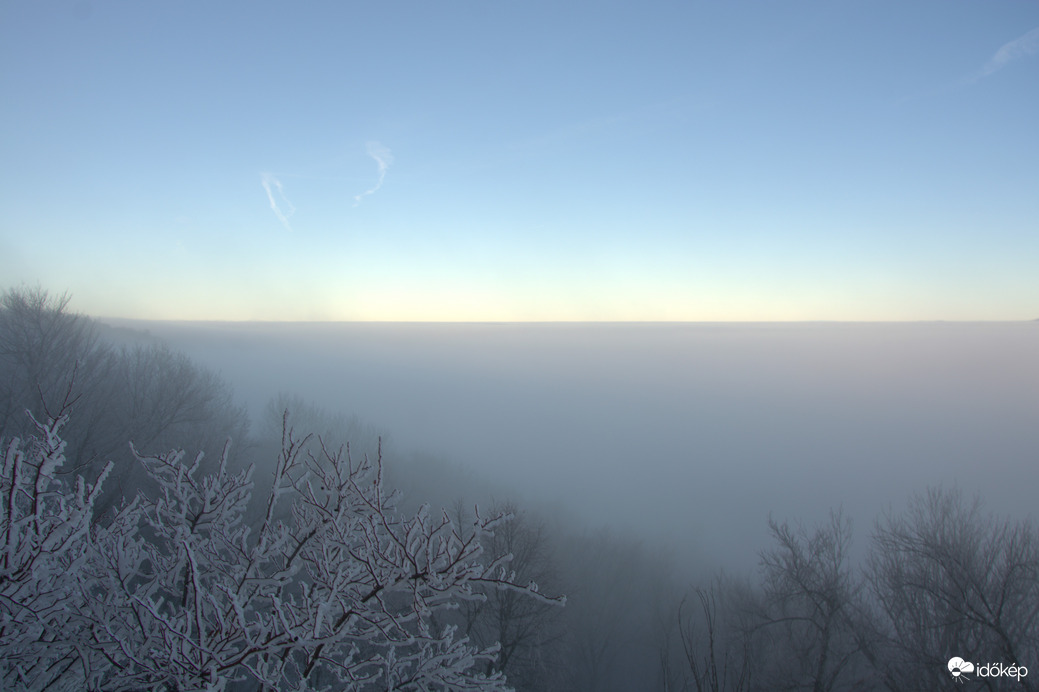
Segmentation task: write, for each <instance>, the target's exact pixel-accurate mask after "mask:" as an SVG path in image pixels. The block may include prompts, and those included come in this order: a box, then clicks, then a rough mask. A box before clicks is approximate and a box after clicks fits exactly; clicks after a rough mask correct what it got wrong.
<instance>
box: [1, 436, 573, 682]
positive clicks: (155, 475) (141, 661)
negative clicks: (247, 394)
mask: <svg viewBox="0 0 1039 692" xmlns="http://www.w3.org/2000/svg"><path fill="white" fill-rule="evenodd" d="M60 424H61V421H59V422H57V423H54V424H52V425H51V427H47V426H41V433H42V434H41V438H40V439H41V442H38V443H37V444H35V446H32V447H30V448H29V449H28V450H27V449H25V446H24V445H23V444H22V443H21V442H19V441H17V440H15V441H12V443H11V444H10V445H9V447H8V451H7V454H6V456H5V461H4V480H3V482H4V485H3V491H4V499H3V503H4V504H3V505H2V508H3V510H4V518H3V521H4V523H3V525H2V528H3V535H2V540H3V542H4V543H3V546H2V548H3V550H4V552H3V556H2V557H3V563H2V569H3V571H2V572H0V595H2V596H3V598H4V600H3V603H2V604H0V617H3V621H2V622H0V625H2V627H3V630H2V636H0V641H2V642H3V644H2V646H3V647H4V650H3V651H2V652H0V653H3V654H4V656H3V657H2V658H3V661H4V662H3V663H0V676H2V677H0V682H7V683H10V684H11V685H14V686H19V687H21V686H25V687H29V688H38V689H43V688H44V687H46V686H47V685H48V684H50V685H52V688H58V689H102V688H103V689H138V688H141V687H150V688H160V689H161V688H166V689H206V690H220V689H225V688H226V686H227V685H228V684H230V683H233V682H240V681H250V682H251V684H252V685H260V686H261V687H265V688H267V689H315V690H321V689H329V690H331V689H343V688H344V687H346V688H348V689H358V690H363V689H369V688H371V689H395V690H408V689H412V690H424V689H431V688H438V687H445V688H450V689H460V690H470V689H472V690H476V689H490V690H494V689H505V680H504V678H503V677H502V676H501V675H500V674H497V673H486V672H485V673H480V672H477V671H487V670H490V669H491V668H490V667H489V666H488V665H487V664H488V663H489V662H491V661H493V660H494V659H495V657H496V656H497V648H496V647H490V648H486V649H478V648H477V647H475V646H473V645H472V644H471V643H470V642H469V640H468V639H466V638H465V637H460V636H458V635H457V633H456V630H455V629H454V627H452V626H450V625H449V624H445V622H446V620H445V619H444V618H438V617H437V614H438V613H440V612H441V611H447V610H451V609H454V608H456V607H457V606H458V604H459V603H460V602H461V601H464V600H473V599H482V598H485V595H484V591H485V590H486V587H488V586H491V587H499V588H506V589H512V590H517V591H520V592H521V593H523V594H525V595H526V596H528V597H530V598H532V599H538V600H540V601H543V602H547V603H555V602H561V599H553V598H549V597H546V596H544V595H542V594H540V593H538V592H537V588H536V586H535V585H533V584H531V585H523V584H519V583H516V581H515V578H514V576H513V575H512V574H511V573H510V572H509V571H508V569H507V563H508V560H509V556H508V555H505V556H491V557H490V559H486V560H485V559H484V556H483V555H482V554H481V553H482V548H481V545H482V543H481V539H482V538H483V537H484V536H487V535H488V534H489V532H490V531H491V530H492V528H493V527H494V526H495V525H496V524H498V523H500V522H501V521H502V520H503V519H504V518H503V517H501V516H496V517H490V518H487V519H483V518H479V519H478V520H477V522H476V525H475V530H467V531H466V533H465V535H463V533H462V531H461V530H460V529H459V528H458V527H457V526H456V525H455V523H453V522H452V521H451V520H450V518H449V517H448V516H447V514H446V513H444V514H441V515H440V516H435V515H433V514H432V513H431V512H430V511H429V510H428V508H426V507H424V508H422V509H421V510H419V511H418V512H417V513H416V514H414V515H413V516H405V515H403V514H402V513H400V512H399V511H398V510H397V507H396V502H397V496H396V494H395V493H392V492H387V491H386V489H385V488H384V486H383V480H382V478H383V476H382V458H381V452H380V454H379V455H378V457H377V458H376V459H375V460H374V461H372V460H369V459H368V458H367V457H365V458H364V459H361V460H355V459H353V458H351V456H350V454H349V451H348V450H329V449H327V448H326V447H325V446H324V445H322V444H319V445H317V446H316V447H315V446H314V445H308V444H306V442H307V440H306V438H304V439H302V440H301V439H297V438H296V437H295V436H294V435H293V433H292V431H291V430H289V429H288V426H287V425H286V426H285V427H286V429H285V433H284V435H283V445H282V452H281V454H280V455H279V458H278V460H277V463H276V466H275V469H274V472H273V476H274V477H273V484H272V487H271V490H270V492H269V495H268V496H267V498H266V502H264V503H263V506H262V509H261V510H260V516H257V517H256V518H255V520H252V519H251V518H250V516H249V507H250V500H251V498H252V494H253V480H252V476H253V471H252V469H251V468H250V469H247V470H244V471H241V472H239V473H232V472H230V471H229V470H228V464H227V459H228V448H227V447H225V449H224V453H223V455H222V458H221V459H220V462H219V464H218V469H217V470H216V471H215V472H214V473H210V474H206V473H204V472H203V468H204V465H203V459H202V456H201V455H198V456H196V457H193V458H192V457H186V456H185V455H184V453H183V452H179V451H172V452H168V453H164V454H158V455H145V454H142V453H140V452H139V451H138V450H136V449H134V450H133V452H134V455H135V457H136V458H137V459H138V461H139V462H140V463H141V464H142V465H143V467H144V468H145V469H146V471H147V472H148V474H149V475H150V477H151V478H152V479H153V481H154V485H155V488H156V490H155V491H154V492H151V493H147V494H144V493H142V494H140V495H139V496H138V497H136V498H135V499H134V500H133V501H132V502H130V503H128V504H124V506H122V507H121V508H120V509H119V510H118V511H116V512H114V513H112V514H111V515H109V517H108V520H107V522H106V523H105V524H104V525H103V526H91V523H90V521H91V514H92V512H91V503H92V502H93V498H94V497H95V496H96V494H97V489H98V487H99V485H100V480H99V481H98V482H95V483H94V484H93V485H92V486H87V485H86V483H85V482H84V481H83V480H82V479H80V480H79V482H78V484H77V486H76V488H75V489H68V488H64V487H63V486H62V485H61V483H60V482H59V481H58V480H56V479H55V477H54V470H55V469H56V468H58V467H59V466H60V464H61V460H62V458H61V449H62V445H63V443H62V442H61V440H60V438H59V437H58V430H59V429H60ZM12 503H13V504H12ZM34 556H35V557H34ZM474 586H478V587H479V588H478V589H476V590H474V588H473V587H474ZM41 587H45V588H41ZM30 594H36V595H32V596H30ZM44 594H46V595H44Z"/></svg>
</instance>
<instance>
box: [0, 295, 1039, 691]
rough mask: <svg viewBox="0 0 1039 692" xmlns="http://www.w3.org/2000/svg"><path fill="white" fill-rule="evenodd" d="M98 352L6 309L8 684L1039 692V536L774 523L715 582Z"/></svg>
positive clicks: (973, 517)
mask: <svg viewBox="0 0 1039 692" xmlns="http://www.w3.org/2000/svg"><path fill="white" fill-rule="evenodd" d="M103 335H104V331H103V330H102V329H101V328H100V325H99V324H98V323H97V322H95V321H94V320H92V319H90V318H88V317H86V316H83V315H79V314H76V313H75V312H74V311H72V310H71V309H70V299H69V297H68V296H57V297H56V296H52V295H50V294H48V293H47V292H45V291H42V290H39V289H15V290H10V291H7V292H6V293H5V294H4V295H3V298H2V302H0V426H2V427H0V439H2V460H3V467H2V477H0V687H2V688H3V689H32V690H43V689H62V690H83V689H90V690H136V689H166V690H192V689H206V690H221V689H223V690H239V689H241V690H257V689H262V690H283V689H284V690H288V689H315V690H320V689H328V690H338V689H357V690H362V689H365V690H366V689H372V690H376V689H401V690H405V689H411V690H441V689H442V690H455V689H503V688H513V689H518V690H588V691H593V690H594V691H599V690H618V691H619V690H697V691H698V692H699V691H702V690H733V691H736V690H748V691H749V690H874V689H875V690H892V691H896V690H921V689H926V690H930V689H948V688H950V687H951V686H952V685H954V684H956V683H960V682H966V683H967V684H968V685H970V687H967V688H965V689H996V690H1001V689H1008V690H1011V689H1013V690H1016V689H1024V690H1030V689H1035V688H1036V683H1035V682H1034V680H1035V679H1036V677H1035V676H1036V675H1039V673H1031V674H1030V671H1029V669H1030V668H1035V669H1036V670H1039V533H1037V530H1036V527H1035V525H1034V524H1032V523H1030V522H1029V521H1026V520H1023V519H1019V518H1016V517H1004V516H1000V515H999V514H994V513H990V512H989V511H988V510H986V509H985V508H984V506H983V504H982V502H981V501H980V500H978V499H976V498H973V497H971V496H970V495H969V494H968V493H965V492H963V491H961V490H958V489H956V488H950V487H934V488H930V489H928V488H920V489H919V490H918V492H917V494H916V495H915V499H913V500H912V501H911V502H910V503H909V504H908V505H907V506H905V507H896V508H894V509H892V510H890V511H889V512H888V513H887V514H886V515H885V516H883V517H882V518H881V519H880V520H879V521H878V522H877V523H876V524H875V525H873V526H866V527H862V526H857V527H853V524H852V520H851V518H850V517H848V516H846V515H845V514H844V513H842V512H841V511H840V510H839V509H835V510H834V511H833V512H832V513H831V516H830V518H829V520H828V521H825V522H823V523H821V524H819V525H803V524H801V523H800V522H799V521H798V519H797V517H789V518H786V517H774V518H773V519H772V520H770V521H769V524H768V529H769V532H770V536H771V544H770V547H769V548H768V549H766V550H764V551H762V552H761V554H760V555H758V556H757V562H758V568H757V569H756V570H755V571H754V572H752V573H748V574H730V573H721V572H718V571H717V570H716V569H715V566H713V565H703V566H702V569H701V573H714V574H716V576H715V577H713V578H711V579H708V580H702V579H698V578H694V576H693V575H691V574H685V573H684V572H683V569H684V567H683V566H681V565H680V564H677V563H676V562H675V561H673V560H672V559H671V557H670V556H671V554H672V553H673V552H674V548H675V546H672V545H668V544H667V543H666V542H665V541H661V540H658V539H657V537H655V536H643V537H631V536H623V535H620V534H618V533H616V532H613V531H610V530H605V529H598V528H596V527H590V526H584V525H582V524H581V523H580V522H579V521H577V520H575V519H573V518H572V517H570V516H568V515H566V514H565V513H561V514H559V515H556V514H547V513H542V512H540V511H538V510H534V509H533V508H531V507H525V506H523V505H522V504H518V503H517V501H516V499H515V498H511V497H503V496H497V497H492V496H491V495H493V494H494V493H493V492H491V491H488V490H487V489H486V488H485V487H484V486H482V485H480V484H479V483H476V482H474V481H473V480H472V479H471V478H469V477H468V476H466V475H465V474H464V473H463V472H461V471H460V470H459V469H457V468H456V467H453V466H450V465H448V464H433V463H431V462H429V461H428V460H426V459H424V458H423V457H421V456H420V455H409V454H406V453H403V452H393V453H390V452H387V451H385V450H384V448H383V439H384V437H385V434H384V433H382V432H380V431H379V430H377V429H375V428H373V427H372V426H370V425H368V424H366V423H365V422H363V421H361V420H359V419H358V418H356V417H355V416H353V415H351V414H350V413H340V412H335V411H328V410H325V409H323V408H320V407H317V406H314V405H311V404H309V403H308V402H307V401H306V400H304V399H302V398H300V397H298V396H294V395H292V394H285V393H282V394H279V393H276V392H272V393H271V403H270V405H269V407H268V410H267V412H266V414H265V416H264V417H263V419H262V420H259V421H256V422H255V424H254V425H253V426H251V427H250V425H249V423H250V422H249V420H248V417H247V415H246V413H245V410H244V408H242V407H241V406H240V405H239V404H237V403H236V402H235V397H234V393H233V392H232V391H231V388H230V386H229V385H227V384H226V383H225V382H224V381H223V380H222V379H221V378H220V377H219V376H218V375H217V374H215V373H213V372H210V371H208V370H206V369H205V368H203V367H200V366H198V365H196V364H195V363H193V362H192V361H191V360H190V359H188V358H187V357H186V356H184V355H181V354H178V353H176V352H174V351H172V350H171V349H170V348H168V347H167V346H165V345H163V344H162V343H159V342H157V341H155V340H150V339H141V340H139V342H138V343H136V344H133V345H126V346H117V345H115V344H114V343H113V342H111V341H110V340H108V339H106V338H104V336H103ZM390 432H391V433H392V431H390ZM431 475H437V476H439V478H438V483H437V484H436V485H437V486H438V488H437V489H436V494H437V495H442V494H443V488H444V487H447V488H449V489H451V490H452V491H453V493H452V496H451V498H450V499H448V500H444V499H443V498H442V497H437V499H436V502H435V504H433V505H429V504H424V503H425V502H426V501H427V500H428V499H429V498H427V497H423V495H424V494H425V493H428V494H430V495H432V494H434V489H433V487H432V486H433V484H432V483H430V482H428V479H429V478H430V476H431ZM397 487H401V488H405V489H406V491H405V493H404V494H403V495H402V494H401V493H400V492H399V491H398V490H397ZM618 511H621V510H620V508H618ZM685 530H686V531H688V532H690V533H695V532H704V531H712V530H720V529H719V528H718V527H711V526H690V527H685ZM853 541H854V542H855V543H853ZM853 545H860V546H862V550H859V551H857V552H856V551H855V550H853ZM862 556H864V557H862ZM564 595H565V597H564ZM956 659H961V660H959V662H957V663H955V665H954V661H955V660H956ZM992 664H998V666H997V667H994V666H993V665H992Z"/></svg>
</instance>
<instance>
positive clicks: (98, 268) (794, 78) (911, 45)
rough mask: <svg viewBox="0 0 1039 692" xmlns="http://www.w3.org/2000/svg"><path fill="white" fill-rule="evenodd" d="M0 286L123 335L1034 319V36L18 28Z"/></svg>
mask: <svg viewBox="0 0 1039 692" xmlns="http://www.w3.org/2000/svg"><path fill="white" fill-rule="evenodd" d="M0 65H2V67H0V90H2V91H3V93H4V94H5V98H4V99H3V102H2V103H0V124H2V126H3V127H2V130H0V131H2V134H0V157H2V158H3V160H4V162H5V164H6V165H5V166H3V167H2V169H0V209H2V214H0V276H3V277H4V282H5V284H7V285H19V284H29V285H35V284H36V283H37V282H39V284H40V285H42V286H45V287H47V288H49V289H51V290H59V291H60V290H63V289H65V288H67V289H69V290H70V291H71V293H72V294H73V295H74V296H75V307H76V309H77V310H80V311H82V312H85V313H87V314H92V315H98V316H105V317H126V318H144V319H181V320H183V319H187V320H197V319H204V320H237V321H243V320H245V321H247V320H267V321H269V320H274V321H311V320H331V321H340V320H344V321H370V320H373V321H434V322H459V321H460V322H469V321H496V322H525V321H534V322H540V321H608V322H615V321H695V322H702V321H706V322H713V321H725V322H729V321H834V320H836V321H917V320H925V321H930V320H956V321H975V320H982V321H1006V320H1032V319H1035V318H1036V317H1037V316H1039V282H1037V281H1036V280H1035V267H1036V266H1039V233H1036V229H1037V228H1039V178H1037V173H1036V166H1035V162H1036V160H1039V128H1036V127H1035V113H1037V112H1039V90H1037V89H1036V88H1035V85H1036V84H1037V83H1039V4H1037V3H1033V2H1029V3H998V4H993V3H976V2H967V1H965V0H953V1H951V2H950V1H948V0H941V1H938V0H929V1H924V2H917V3H912V4H906V3H902V2H896V1H894V0H886V1H883V2H874V3H868V4H860V3H831V2H822V1H821V0H805V1H799V2H788V3H782V4H775V3H765V2H748V3H688V2H662V3H656V4H653V5H652V6H643V5H637V4H632V3H625V2H605V3H602V2H600V3H585V2H575V3H567V4H565V5H560V4H559V3H549V2H540V1H535V2H526V3H519V4H516V3H491V4H488V3H462V4H451V5H444V4H437V3H434V4H428V3H412V2H408V3H404V4H395V5H386V4H378V3H369V4H355V3H351V4H341V3H329V2H319V3H308V4H307V5H305V6H296V5H289V4H283V3H278V2H274V1H273V0H261V1H260V2H256V3H249V4H247V5H246V4H240V3H221V4H219V5H213V4H206V3H198V2H186V3H177V4H154V3H140V4H132V3H121V4H112V3H101V2H91V1H90V0H77V1H72V0H61V1H58V2H53V3H5V4H3V5H2V6H0Z"/></svg>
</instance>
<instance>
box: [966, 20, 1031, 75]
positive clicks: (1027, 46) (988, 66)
mask: <svg viewBox="0 0 1039 692" xmlns="http://www.w3.org/2000/svg"><path fill="white" fill-rule="evenodd" d="M1035 53H1039V27H1036V28H1034V29H1032V30H1031V31H1029V32H1028V33H1027V34H1025V35H1024V36H1021V37H1019V38H1016V39H1014V40H1013V41H1011V42H1009V43H1006V44H1004V45H1003V46H1001V47H1000V49H999V50H997V51H996V52H995V54H994V55H993V56H992V57H991V58H989V61H988V62H987V63H985V66H984V67H982V68H981V69H980V70H978V72H977V73H976V74H974V79H976V80H977V79H982V78H983V77H988V76H989V75H990V74H992V73H993V72H997V71H999V70H1002V69H1003V68H1004V67H1006V66H1007V65H1009V64H1010V63H1012V62H1014V61H1015V60H1020V59H1021V58H1027V57H1028V56H1029V55H1034V54H1035Z"/></svg>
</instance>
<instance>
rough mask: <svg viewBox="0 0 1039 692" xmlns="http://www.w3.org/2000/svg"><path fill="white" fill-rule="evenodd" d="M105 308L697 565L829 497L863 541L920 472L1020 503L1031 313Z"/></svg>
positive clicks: (1035, 344) (1029, 428)
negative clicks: (827, 317) (429, 313)
mask: <svg viewBox="0 0 1039 692" xmlns="http://www.w3.org/2000/svg"><path fill="white" fill-rule="evenodd" d="M106 322H107V323H109V324H111V325H113V326H118V327H129V328H133V329H140V330H147V331H148V332H149V333H150V334H152V335H154V336H157V337H160V338H162V339H164V340H166V341H168V342H169V343H170V345H171V346H173V347H174V348H176V349H179V350H182V351H184V352H186V353H187V354H189V355H190V356H192V357H193V358H194V359H196V360H197V361H198V362H200V363H202V364H204V365H206V366H208V367H210V368H212V369H214V370H217V371H219V372H220V373H221V374H222V375H223V377H224V378H226V379H227V380H228V381H229V382H230V383H231V384H232V385H233V387H234V389H235V392H236V395H237V396H238V397H239V399H240V400H241V401H242V402H243V403H245V404H247V405H248V406H249V408H250V411H252V412H253V413H254V414H258V413H259V412H261V411H262V410H263V408H264V406H265V405H266V403H267V401H268V400H269V399H270V398H271V397H272V396H273V395H274V394H276V393H278V392H280V391H282V392H290V393H295V394H299V395H300V396H302V397H304V398H305V399H307V400H310V401H312V402H314V403H316V404H318V405H320V406H324V407H327V408H329V409H332V410H342V411H344V412H347V413H352V414H356V415H357V416H359V417H360V418H361V419H362V420H364V421H365V422H368V423H371V424H373V425H375V426H377V427H378V428H381V429H383V430H386V431H388V432H389V434H390V436H391V439H392V440H393V445H394V449H396V450H404V451H417V452H423V453H429V454H432V455H435V456H439V457H442V458H446V459H450V460H453V461H456V462H460V463H462V464H465V465H467V466H470V467H472V468H473V469H475V472H476V473H477V474H478V475H480V476H482V477H483V478H485V479H487V480H488V481H489V482H491V483H493V484H496V485H497V486H498V487H502V488H508V489H510V491H511V492H514V493H516V495H517V496H518V497H519V498H520V499H521V500H522V501H523V502H525V503H528V504H530V505H531V506H535V505H536V506H539V507H540V506H548V507H553V506H557V507H566V508H567V510H568V511H570V512H572V513H573V515H574V516H575V517H578V518H580V520H581V521H582V522H588V523H589V525H592V526H598V525H608V526H611V527H613V528H614V529H616V530H618V531H622V532H636V533H638V535H640V536H644V537H645V538H646V540H647V542H648V543H650V544H666V545H671V546H674V547H677V548H678V551H677V552H678V553H680V557H682V558H683V559H684V558H685V557H688V556H692V559H694V560H704V561H705V562H709V563H710V564H712V565H716V564H723V565H727V566H732V567H738V568H743V567H744V566H746V565H752V564H754V562H755V561H756V554H757V551H758V550H759V549H760V548H761V547H762V546H763V545H764V544H765V542H766V535H767V526H766V522H767V519H768V517H769V516H770V514H771V515H772V516H774V517H776V518H779V519H785V518H790V519H801V520H804V521H805V522H806V523H809V524H811V523H814V522H816V521H819V520H821V519H822V518H824V517H825V515H826V513H827V512H828V511H829V510H830V508H834V507H842V508H843V509H844V511H845V512H846V513H847V514H849V515H850V516H851V517H852V518H853V520H854V522H855V527H856V541H857V543H858V544H859V545H860V546H862V545H865V544H866V543H867V542H868V535H869V532H870V530H871V527H872V524H873V521H874V518H875V517H876V516H877V515H878V513H881V512H883V511H885V510H886V509H888V508H894V509H896V510H899V509H901V508H902V507H904V504H905V501H906V499H907V497H908V496H909V495H911V494H913V493H916V492H920V491H922V490H924V489H925V488H926V487H927V486H928V485H943V486H946V487H949V486H958V487H960V488H962V489H964V490H966V491H968V492H969V493H971V494H973V493H978V494H980V496H981V497H982V499H983V500H984V501H985V504H986V506H987V507H988V508H989V509H991V510H993V511H997V512H1000V513H1006V514H1011V515H1016V516H1022V517H1023V516H1026V515H1028V514H1029V513H1031V512H1033V510H1034V509H1035V508H1036V507H1039V502H1037V497H1039V322H1027V323H1025V322H1022V323H898V324H879V323H798V324H789V323H754V324H751V323H743V324H732V323H718V324H700V323H659V324H583V323H582V324H578V323H572V324H559V323H553V324H425V323H409V324H400V323H214V322H145V321H130V320H106ZM658 542H659V543H658Z"/></svg>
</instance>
